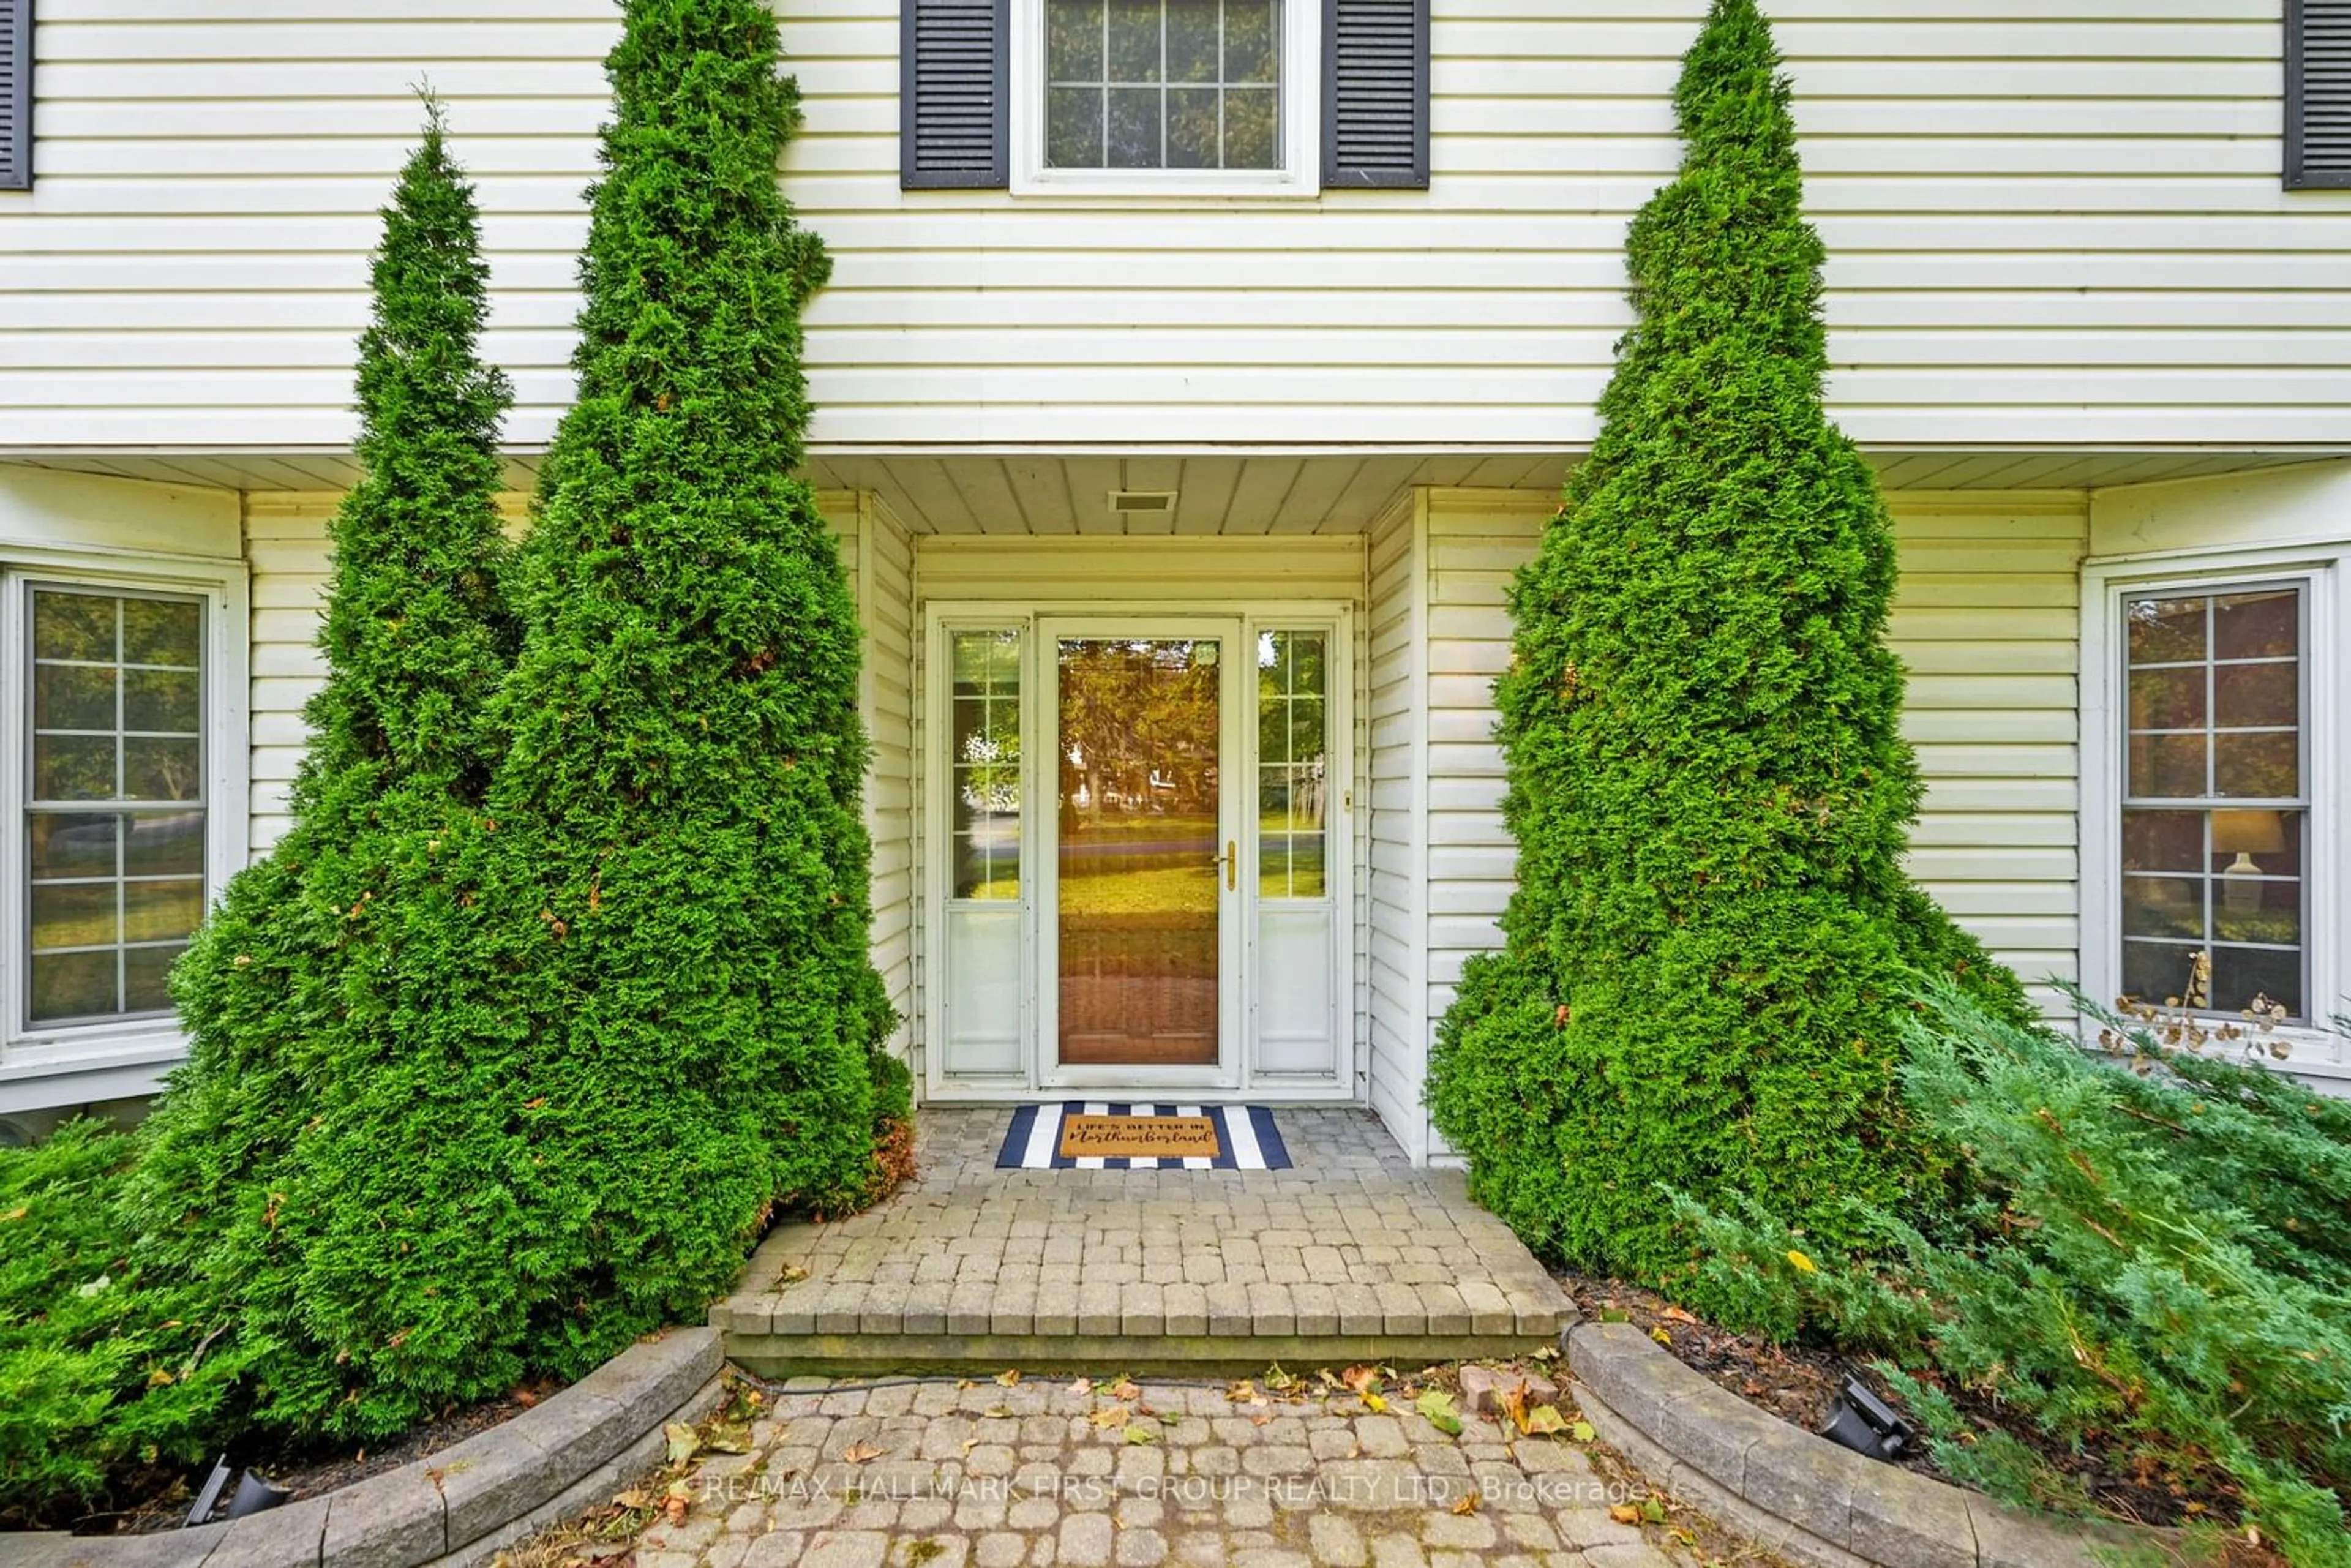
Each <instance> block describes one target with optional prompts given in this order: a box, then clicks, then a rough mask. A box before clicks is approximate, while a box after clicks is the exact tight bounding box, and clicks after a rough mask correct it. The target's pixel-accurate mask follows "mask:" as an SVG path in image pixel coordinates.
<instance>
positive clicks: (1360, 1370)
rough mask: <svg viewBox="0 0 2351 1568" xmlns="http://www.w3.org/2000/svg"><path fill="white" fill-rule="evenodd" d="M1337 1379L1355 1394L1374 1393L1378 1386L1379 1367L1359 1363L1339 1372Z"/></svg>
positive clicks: (1376, 1391) (1377, 1390)
mask: <svg viewBox="0 0 2351 1568" xmlns="http://www.w3.org/2000/svg"><path fill="white" fill-rule="evenodd" d="M1339 1381H1340V1382H1342V1383H1343V1384H1345V1385H1347V1386H1348V1387H1349V1388H1351V1389H1353V1391H1354V1392H1355V1393H1357V1394H1376V1393H1378V1392H1379V1387H1380V1369H1379V1368H1378V1367H1376V1366H1372V1365H1368V1364H1360V1363H1359V1364H1356V1365H1353V1366H1351V1367H1349V1368H1347V1370H1346V1371H1344V1372H1343V1373H1341V1374H1340V1375H1339Z"/></svg>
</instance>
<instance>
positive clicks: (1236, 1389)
mask: <svg viewBox="0 0 2351 1568" xmlns="http://www.w3.org/2000/svg"><path fill="white" fill-rule="evenodd" d="M1225 1398H1226V1400H1227V1401H1228V1402H1229V1403H1231V1404H1234V1405H1262V1404H1264V1403H1265V1396H1264V1395H1262V1394H1259V1392H1258V1391H1257V1385H1256V1384H1254V1383H1251V1382H1250V1381H1249V1379H1248V1378H1246V1377H1244V1378H1242V1379H1241V1380H1240V1381H1239V1382H1238V1383H1236V1384H1234V1385H1232V1386H1231V1387H1230V1388H1228V1389H1226V1390H1225Z"/></svg>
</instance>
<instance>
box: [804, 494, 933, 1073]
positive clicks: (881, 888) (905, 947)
mask: <svg viewBox="0 0 2351 1568" xmlns="http://www.w3.org/2000/svg"><path fill="white" fill-rule="evenodd" d="M818 502H819V504H820V506H822V507H823V508H824V515H825V517H826V518H827V519H828V520H829V521H831V523H832V525H833V527H834V528H835V530H836V531H837V532H838V533H839V534H840V536H841V559H842V560H843V561H844V562H845V563H846V564H847V565H848V567H849V580H850V588H851V591H852V592H853V593H855V595H856V597H857V622H858V625H859V626H860V627H861V628H862V629H863V631H864V633H865V647H864V654H865V658H864V664H863V665H862V667H861V668H860V669H859V671H858V674H857V708H858V716H860V717H861V718H862V719H863V720H864V721H865V736H866V739H867V741H868V742H869V743H870V744H871V745H872V760H871V761H870V762H869V763H868V764H867V766H866V770H865V831H866V832H867V833H868V834H869V835H871V837H872V845H873V860H872V903H873V936H872V943H873V967H875V968H877V969H879V970H880V971H881V972H882V985H883V990H884V991H885V992H887V993H888V995H889V998H890V1005H891V1006H892V1007H893V1008H895V1009H897V1011H898V1027H897V1029H896V1030H893V1032H892V1035H891V1049H892V1050H893V1051H895V1052H896V1053H897V1054H898V1055H899V1056H901V1057H904V1058H905V1059H906V1061H907V1062H908V1064H909V1065H910V1066H912V1067H913V1068H914V1071H915V1073H916V1075H917V1079H918V1081H919V1076H920V1074H921V1071H922V1062H921V1061H920V1060H918V1059H917V1058H916V1057H915V1056H914V889H915V886H916V882H917V878H916V875H915V869H914V706H915V698H914V693H915V690H916V687H915V685H914V641H915V637H914V539H913V538H912V537H911V536H909V535H908V534H907V532H906V530H905V528H904V527H903V526H902V525H901V524H900V523H899V522H898V519H897V518H896V517H894V516H893V515H892V513H891V511H890V509H889V507H887V506H886V505H884V504H883V501H882V499H881V497H878V496H874V495H872V494H871V493H870V492H864V491H859V492H855V493H844V492H839V491H827V492H824V493H822V494H821V495H820V496H819V497H818Z"/></svg>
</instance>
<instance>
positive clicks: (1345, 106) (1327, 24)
mask: <svg viewBox="0 0 2351 1568" xmlns="http://www.w3.org/2000/svg"><path fill="white" fill-rule="evenodd" d="M2345 3H2351V0H2345ZM1427 185H1428V0H1322V186H1323V188H1324V189H1325V190H1350V189H1363V188H1370V189H1392V190H1394V189H1426V187H1427Z"/></svg>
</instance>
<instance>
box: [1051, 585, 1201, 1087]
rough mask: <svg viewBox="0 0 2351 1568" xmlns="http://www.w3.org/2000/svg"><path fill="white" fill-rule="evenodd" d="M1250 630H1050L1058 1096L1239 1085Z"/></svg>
mask: <svg viewBox="0 0 2351 1568" xmlns="http://www.w3.org/2000/svg"><path fill="white" fill-rule="evenodd" d="M1238 630H1239V629H1238V626H1237V625H1235V624H1234V623H1232V622H1202V623H1194V624H1175V623H1168V624H1153V625H1147V626H1146V625H1121V626H1117V627H1108V626H1102V625H1094V624H1086V623H1081V622H1063V623H1058V624H1057V623H1054V622H1046V623H1044V625H1043V626H1041V627H1040V632H1041V633H1042V634H1041V636H1040V653H1041V654H1042V655H1043V659H1044V663H1045V665H1046V669H1045V672H1044V673H1045V674H1046V675H1047V677H1048V679H1049V680H1050V692H1051V701H1052V704H1053V708H1052V727H1053V745H1052V747H1050V752H1049V756H1050V758H1051V762H1050V767H1051V768H1052V775H1051V777H1050V779H1040V780H1039V783H1040V785H1042V786H1044V787H1045V789H1047V790H1048V791H1050V792H1049V793H1048V794H1047V796H1046V799H1047V800H1048V801H1050V805H1051V809H1052V814H1051V819H1050V822H1049V823H1046V824H1041V825H1043V826H1044V827H1045V828H1046V836H1047V837H1048V839H1049V841H1050V842H1049V844H1048V846H1047V851H1046V854H1045V855H1044V857H1043V864H1042V866H1041V867H1040V870H1042V872H1043V873H1044V875H1045V877H1046V879H1047V881H1048V883H1049V885H1048V886H1047V887H1046V888H1045V889H1044V890H1043V891H1044V893H1045V894H1046V896H1045V899H1044V901H1043V902H1044V909H1043V914H1044V921H1043V926H1044V929H1043V931H1042V932H1041V935H1042V936H1043V937H1044V938H1045V943H1044V946H1045V951H1046V955H1047V956H1048V959H1049V964H1048V967H1047V968H1046V971H1045V986H1046V988H1047V990H1048V994H1047V996H1046V997H1044V998H1040V999H1042V1000H1044V1001H1045V1002H1046V1004H1047V1006H1046V1007H1045V1009H1043V1010H1044V1011H1045V1013H1046V1016H1047V1019H1048V1020H1050V1021H1049V1025H1048V1028H1047V1029H1046V1030H1044V1031H1043V1032H1044V1039H1043V1040H1041V1041H1040V1043H1041V1045H1042V1046H1043V1048H1044V1049H1043V1051H1042V1053H1041V1054H1042V1056H1043V1061H1042V1062H1041V1064H1040V1065H1041V1066H1042V1067H1043V1069H1044V1072H1043V1076H1044V1077H1045V1078H1046V1079H1047V1080H1048V1081H1050V1082H1063V1083H1080V1082H1105V1083H1106V1082H1118V1083H1127V1084H1134V1085H1137V1086H1142V1085H1146V1084H1151V1083H1156V1082H1165V1083H1168V1084H1171V1085H1174V1084H1185V1083H1196V1084H1202V1085H1210V1084H1229V1083H1232V1082H1237V1076H1236V1073H1237V1063H1238V1056H1239V1052H1238V1050H1237V1043H1238V1042H1237V1040H1235V1038H1234V1037H1235V1035H1236V1034H1237V1032H1238V1030H1237V1027H1236V1026H1237V1022H1238V1016H1239V1007H1238V995H1239V991H1238V983H1237V982H1238V967H1239V951H1238V940H1237V938H1238V916H1237V915H1236V913H1235V911H1236V907H1237V905H1238V903H1239V892H1240V883H1239V862H1240V846H1239V837H1240V832H1239V823H1238V810H1237V801H1236V800H1234V799H1233V795H1234V786H1235V784H1236V782H1237V781H1238V780H1239V779H1241V773H1240V769H1239V768H1238V767H1237V766H1236V763H1237V762H1238V760H1239V759H1238V757H1237V755H1236V754H1237V752H1238V744H1237V743H1238V741H1239V739H1240V737H1239V736H1238V733H1237V732H1236V730H1235V727H1234V724H1233V716H1234V712H1235V709H1236V707H1237V706H1238V705H1237V704H1236V702H1235V701H1234V697H1235V695H1236V693H1235V690H1234V687H1235V685H1236V675H1235V668H1236V664H1235V661H1236V656H1237V653H1238V652H1239V649H1238V643H1239V636H1238Z"/></svg>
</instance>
